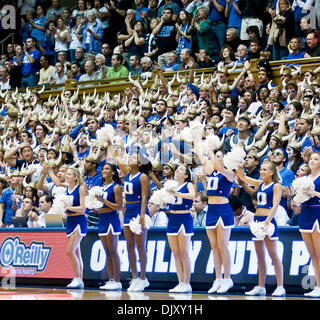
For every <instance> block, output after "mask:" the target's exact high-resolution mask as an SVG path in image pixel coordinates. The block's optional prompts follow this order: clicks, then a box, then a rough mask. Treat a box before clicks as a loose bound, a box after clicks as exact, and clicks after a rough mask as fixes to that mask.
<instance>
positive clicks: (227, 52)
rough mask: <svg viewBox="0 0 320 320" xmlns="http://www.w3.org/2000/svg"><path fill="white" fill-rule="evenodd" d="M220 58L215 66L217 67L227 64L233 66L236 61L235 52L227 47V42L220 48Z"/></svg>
mask: <svg viewBox="0 0 320 320" xmlns="http://www.w3.org/2000/svg"><path fill="white" fill-rule="evenodd" d="M220 58H221V61H220V62H219V63H218V66H217V67H218V69H220V68H223V67H227V66H233V65H234V63H235V61H236V57H235V53H234V52H233V50H232V48H231V47H229V46H228V45H227V44H225V45H224V46H223V47H222V48H221V51H220Z"/></svg>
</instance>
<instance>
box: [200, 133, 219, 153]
mask: <svg viewBox="0 0 320 320" xmlns="http://www.w3.org/2000/svg"><path fill="white" fill-rule="evenodd" d="M204 144H205V147H206V148H208V149H210V150H215V149H217V148H218V147H219V145H220V139H219V137H218V136H217V135H215V134H209V135H208V136H207V137H206V140H205V142H204Z"/></svg>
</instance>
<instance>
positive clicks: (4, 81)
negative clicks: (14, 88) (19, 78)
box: [0, 67, 11, 90]
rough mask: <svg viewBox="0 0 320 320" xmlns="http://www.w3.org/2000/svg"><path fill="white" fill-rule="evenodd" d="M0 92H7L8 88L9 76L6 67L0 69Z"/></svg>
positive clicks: (9, 87)
mask: <svg viewBox="0 0 320 320" xmlns="http://www.w3.org/2000/svg"><path fill="white" fill-rule="evenodd" d="M0 78H1V81H0V90H9V89H11V86H10V75H9V73H8V70H7V68H6V67H0Z"/></svg>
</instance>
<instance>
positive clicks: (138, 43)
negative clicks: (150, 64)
mask: <svg viewBox="0 0 320 320" xmlns="http://www.w3.org/2000/svg"><path fill="white" fill-rule="evenodd" d="M145 40H146V34H145V29H144V25H143V23H142V22H141V21H136V22H135V23H134V25H133V31H132V34H131V35H130V37H129V38H128V39H127V40H126V41H125V42H124V46H125V48H127V49H128V61H129V60H130V57H131V56H132V55H136V56H138V57H139V58H142V57H143V56H144V53H143V51H144V43H145Z"/></svg>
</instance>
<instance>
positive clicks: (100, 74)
mask: <svg viewBox="0 0 320 320" xmlns="http://www.w3.org/2000/svg"><path fill="white" fill-rule="evenodd" d="M95 65H96V75H97V79H105V78H106V76H107V66H106V58H105V56H104V55H103V54H102V53H98V54H96V56H95Z"/></svg>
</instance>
